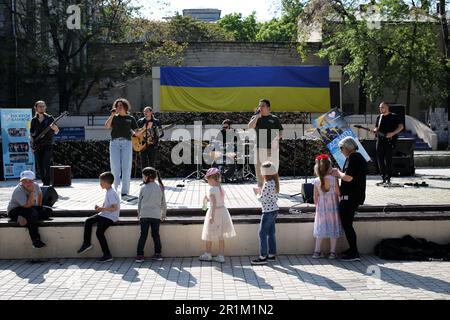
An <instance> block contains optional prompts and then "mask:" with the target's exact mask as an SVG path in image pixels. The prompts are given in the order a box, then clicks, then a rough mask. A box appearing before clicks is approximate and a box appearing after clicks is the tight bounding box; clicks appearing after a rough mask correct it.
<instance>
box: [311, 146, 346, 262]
mask: <svg viewBox="0 0 450 320" xmlns="http://www.w3.org/2000/svg"><path fill="white" fill-rule="evenodd" d="M331 169H332V167H331V161H330V158H329V157H328V155H326V154H321V155H319V156H317V157H316V164H315V166H314V173H315V174H316V176H317V178H315V179H314V181H313V184H314V205H315V206H316V215H315V218H314V233H313V234H314V237H315V238H316V248H315V249H314V254H313V256H312V257H313V258H315V259H317V258H320V257H321V256H322V253H321V244H322V239H323V238H330V255H329V258H330V259H336V257H337V255H336V244H337V240H338V238H339V237H341V236H342V235H343V229H342V224H341V220H340V218H339V196H340V191H339V184H338V182H337V181H336V178H335V177H333V176H331Z"/></svg>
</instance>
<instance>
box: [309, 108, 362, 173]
mask: <svg viewBox="0 0 450 320" xmlns="http://www.w3.org/2000/svg"><path fill="white" fill-rule="evenodd" d="M313 125H314V128H315V129H316V130H317V132H318V133H319V135H320V137H321V138H322V140H323V141H324V142H325V144H326V145H327V148H328V150H329V151H330V153H331V155H332V156H333V158H334V159H335V160H336V162H337V164H338V165H339V167H340V168H341V169H342V168H343V167H344V163H345V157H344V155H343V154H342V152H341V150H340V149H339V142H340V141H341V140H342V139H344V138H345V137H352V138H353V139H355V141H356V143H357V144H358V152H359V153H361V155H362V156H363V157H364V158H365V159H366V160H367V161H370V156H369V154H368V153H367V151H366V150H365V149H364V147H363V146H362V144H361V142H360V141H359V139H358V137H357V136H356V134H355V133H354V132H353V130H352V129H351V128H350V126H349V125H348V123H347V121H345V119H344V116H343V115H342V112H340V111H339V110H338V109H332V110H330V111H329V112H327V113H325V114H323V115H321V116H320V117H318V118H317V119H315V120H314V123H313Z"/></svg>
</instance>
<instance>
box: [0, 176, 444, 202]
mask: <svg viewBox="0 0 450 320" xmlns="http://www.w3.org/2000/svg"><path fill="white" fill-rule="evenodd" d="M311 179H312V178H311V177H310V178H309V179H308V181H309V182H310V181H311ZM379 180H380V179H379V177H375V176H371V177H368V181H367V198H366V202H365V204H366V205H419V204H420V205H426V204H432V205H436V204H450V183H449V182H450V169H418V170H416V176H415V177H399V178H394V179H393V182H395V183H398V184H399V186H397V187H392V188H383V187H377V186H376V185H375V184H376V182H378V181H379ZM422 181H425V182H426V183H428V184H429V187H426V188H424V187H420V188H414V187H404V184H405V183H416V182H418V183H420V182H422ZM303 182H304V179H301V178H297V179H292V178H283V179H282V181H281V187H280V199H279V202H278V204H279V206H280V207H285V208H289V207H292V206H294V205H298V204H300V203H302V198H301V196H296V197H290V195H292V194H296V193H298V192H300V191H301V184H302V183H303ZM140 183H141V181H140V180H137V179H135V180H133V181H132V183H131V190H130V192H131V194H132V195H137V194H139V188H140ZM164 183H165V185H166V199H167V204H168V207H169V208H172V209H176V208H178V209H184V208H197V209H198V208H201V206H202V200H203V196H204V195H205V193H206V192H207V189H208V185H207V183H206V182H203V181H196V180H194V181H191V182H185V183H184V187H177V185H179V184H182V183H183V182H182V180H179V179H165V180H164ZM16 184H17V181H7V182H0V211H5V210H6V207H7V205H8V201H9V198H10V196H11V194H12V190H13V188H14V186H15V185H16ZM254 186H255V184H254V183H245V184H223V187H224V189H225V193H226V199H225V203H226V205H227V207H228V208H259V207H260V205H261V204H260V203H259V202H258V200H257V199H256V197H255V195H254V193H253V187H254ZM57 192H58V194H59V200H58V202H56V204H55V208H56V209H59V210H92V209H93V207H94V205H95V204H101V203H102V202H103V199H104V192H102V190H101V189H100V186H99V184H98V180H97V179H75V180H74V181H73V183H72V186H70V187H64V188H57ZM121 207H122V209H135V208H136V207H137V201H131V202H127V201H122V206H121Z"/></svg>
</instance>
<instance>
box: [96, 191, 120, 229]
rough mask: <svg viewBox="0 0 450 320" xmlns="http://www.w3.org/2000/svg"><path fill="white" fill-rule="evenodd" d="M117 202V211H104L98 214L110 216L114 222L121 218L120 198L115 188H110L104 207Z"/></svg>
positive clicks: (109, 206)
mask: <svg viewBox="0 0 450 320" xmlns="http://www.w3.org/2000/svg"><path fill="white" fill-rule="evenodd" d="M113 204H115V205H116V206H117V210H115V211H112V212H110V211H102V212H100V213H99V214H98V215H99V216H101V217H104V218H108V219H110V220H112V221H113V222H116V221H117V220H119V214H120V198H119V195H118V194H117V192H116V191H115V190H114V188H109V189H108V190H107V191H106V194H105V202H103V208H111V207H112V205H113Z"/></svg>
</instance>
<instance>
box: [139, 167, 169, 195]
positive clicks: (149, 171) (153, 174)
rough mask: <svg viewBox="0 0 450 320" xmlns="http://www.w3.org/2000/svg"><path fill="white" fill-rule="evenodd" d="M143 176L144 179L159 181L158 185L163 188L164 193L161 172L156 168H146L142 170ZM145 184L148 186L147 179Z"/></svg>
mask: <svg viewBox="0 0 450 320" xmlns="http://www.w3.org/2000/svg"><path fill="white" fill-rule="evenodd" d="M142 175H143V176H144V177H147V178H150V179H152V180H155V179H158V183H159V185H160V187H161V190H163V191H164V184H163V182H162V179H161V174H160V173H159V170H156V169H155V168H152V167H146V168H144V169H143V170H142ZM144 183H145V184H147V183H148V179H145V181H144Z"/></svg>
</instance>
